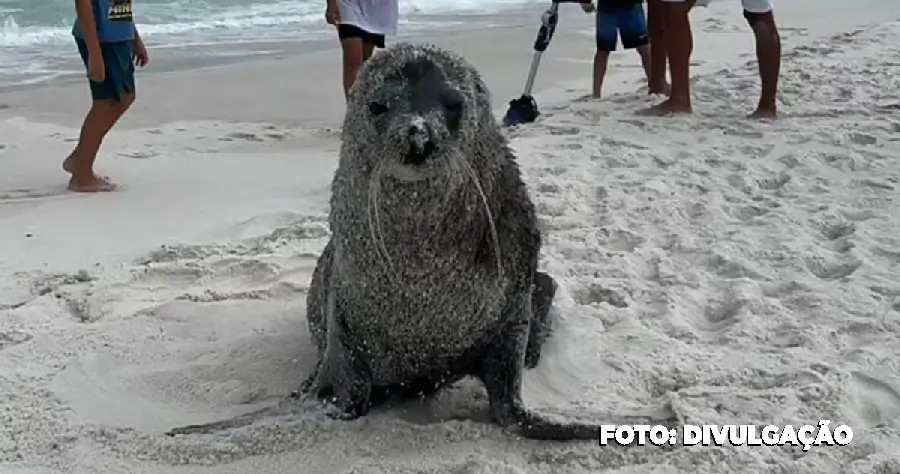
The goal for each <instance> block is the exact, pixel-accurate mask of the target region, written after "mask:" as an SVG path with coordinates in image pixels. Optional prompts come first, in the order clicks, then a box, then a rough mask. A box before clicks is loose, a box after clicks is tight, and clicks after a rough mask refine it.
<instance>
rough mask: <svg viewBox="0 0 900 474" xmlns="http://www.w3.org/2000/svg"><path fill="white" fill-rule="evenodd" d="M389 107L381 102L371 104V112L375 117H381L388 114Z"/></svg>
mask: <svg viewBox="0 0 900 474" xmlns="http://www.w3.org/2000/svg"><path fill="white" fill-rule="evenodd" d="M387 110H388V108H387V105H384V104H382V103H381V102H371V103H369V112H371V113H372V115H374V116H376V117H377V116H379V115H381V114H383V113H385V112H387Z"/></svg>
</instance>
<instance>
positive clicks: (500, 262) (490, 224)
mask: <svg viewBox="0 0 900 474" xmlns="http://www.w3.org/2000/svg"><path fill="white" fill-rule="evenodd" d="M457 161H458V162H459V164H460V166H462V168H463V169H464V170H465V172H466V173H467V174H468V175H469V178H471V179H472V184H473V185H474V186H475V190H476V191H478V199H479V201H481V205H482V207H484V212H485V213H486V214H487V219H488V228H489V229H490V231H491V239H492V240H493V241H494V242H493V243H494V258H495V259H496V260H497V283H498V284H499V283H500V280H501V278H503V259H502V258H501V256H500V238H499V237H498V236H497V225H496V224H495V223H494V216H493V214H492V213H491V207H490V206H489V205H488V200H487V196H485V194H484V188H483V187H482V185H481V181H480V180H479V179H478V176H477V175H476V174H475V170H473V169H472V166H471V165H470V164H469V163H467V162H466V160H457Z"/></svg>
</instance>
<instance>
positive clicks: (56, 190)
mask: <svg viewBox="0 0 900 474" xmlns="http://www.w3.org/2000/svg"><path fill="white" fill-rule="evenodd" d="M84 195H85V194H81V193H73V192H71V191H69V190H68V189H66V188H65V187H64V186H59V187H51V188H48V189H34V188H19V189H10V190H8V191H3V190H0V204H18V203H24V202H29V201H40V200H46V199H58V198H69V197H77V196H84Z"/></svg>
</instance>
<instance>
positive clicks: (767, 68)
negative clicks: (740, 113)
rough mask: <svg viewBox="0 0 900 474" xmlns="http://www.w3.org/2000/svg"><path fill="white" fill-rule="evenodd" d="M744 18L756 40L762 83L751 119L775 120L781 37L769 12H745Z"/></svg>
mask: <svg viewBox="0 0 900 474" xmlns="http://www.w3.org/2000/svg"><path fill="white" fill-rule="evenodd" d="M744 17H745V18H746V19H747V22H748V23H749V24H750V27H751V28H752V29H753V36H754V38H755V40H756V58H757V62H758V63H759V77H760V82H761V83H762V86H761V92H760V96H759V104H758V106H757V108H756V111H755V112H754V113H753V114H751V117H754V118H775V117H776V116H777V105H776V97H777V94H778V78H779V75H780V69H781V37H780V35H779V34H778V27H777V26H776V24H775V16H774V15H773V14H772V12H771V11H769V12H765V13H753V12H747V11H745V12H744Z"/></svg>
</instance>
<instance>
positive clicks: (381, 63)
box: [170, 43, 646, 440]
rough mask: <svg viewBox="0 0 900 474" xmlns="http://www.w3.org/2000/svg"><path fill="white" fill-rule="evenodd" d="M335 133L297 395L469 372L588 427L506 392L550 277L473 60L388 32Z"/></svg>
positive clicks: (517, 376) (503, 419)
mask: <svg viewBox="0 0 900 474" xmlns="http://www.w3.org/2000/svg"><path fill="white" fill-rule="evenodd" d="M342 140H343V143H342V146H341V150H340V159H339V163H338V168H337V170H336V172H335V175H334V178H333V182H332V188H331V189H332V191H331V192H332V195H331V201H330V206H331V209H330V218H329V220H330V222H329V223H330V226H331V231H332V235H331V237H330V240H329V241H328V243H327V245H326V247H325V249H324V251H323V252H322V254H321V255H320V257H319V259H318V261H317V264H316V268H315V270H314V273H313V276H312V281H311V285H310V292H309V295H308V298H307V318H308V322H309V328H310V332H311V335H312V339H313V341H314V343H315V345H316V347H317V349H318V355H319V359H318V363H317V366H316V369H315V371H314V372H313V374H312V375H311V376H310V377H309V379H308V380H306V381H305V382H304V383H303V385H302V388H301V390H300V391H298V392H296V396H298V397H300V396H303V397H309V398H312V399H318V400H326V401H328V402H330V404H331V405H332V406H333V407H335V408H337V410H338V413H339V414H340V416H342V417H344V418H347V419H353V418H356V417H360V416H363V415H365V414H366V413H367V412H368V411H369V410H370V409H371V408H372V407H374V406H376V405H378V404H380V403H382V401H383V400H385V395H386V394H389V393H400V394H402V395H417V394H423V393H424V394H427V393H433V392H435V391H436V390H439V389H440V388H441V387H444V386H446V385H448V384H451V383H454V382H456V381H458V380H460V379H462V378H464V377H467V376H473V377H476V378H477V379H479V380H480V381H481V382H482V383H483V384H484V387H485V389H486V390H487V394H488V399H489V411H490V415H491V419H492V420H493V421H494V422H495V423H497V424H499V425H501V426H504V427H513V428H517V429H518V431H519V432H520V433H521V434H522V435H523V436H525V437H528V438H534V439H556V440H566V439H597V438H598V437H599V427H600V424H599V423H598V424H582V423H568V422H554V421H550V420H549V419H547V418H546V417H544V416H541V415H539V414H537V413H535V412H533V411H530V410H528V409H526V408H525V407H524V405H523V403H522V400H521V396H520V390H521V380H522V373H523V371H524V370H525V369H526V368H533V367H535V366H536V365H537V363H538V361H539V359H540V355H541V347H542V344H543V342H544V340H545V339H546V338H547V337H548V335H549V333H550V330H551V328H552V324H551V321H550V317H549V312H550V306H551V302H552V300H553V297H554V295H555V293H556V290H557V284H556V282H555V281H554V280H553V278H552V277H550V276H549V275H547V274H546V273H543V272H540V271H538V270H537V264H538V257H539V252H540V249H541V234H540V232H539V230H538V227H537V219H536V215H535V208H534V205H533V203H532V201H531V198H530V196H529V194H528V189H527V187H526V185H525V183H524V181H523V180H522V178H521V175H520V171H519V165H518V164H517V162H516V157H515V156H514V154H513V152H512V150H511V149H510V148H509V146H508V142H507V140H506V138H505V137H504V136H503V135H502V133H501V129H500V127H499V126H498V124H497V123H496V121H495V119H494V116H493V111H492V107H491V99H490V93H489V92H488V89H487V87H486V86H485V84H484V82H483V81H482V79H481V77H480V75H479V73H478V72H477V71H476V70H475V68H473V67H472V66H471V65H469V64H468V63H467V62H466V61H465V60H464V59H463V58H461V57H459V56H457V55H455V54H453V53H451V52H449V51H446V50H443V49H440V48H438V47H435V46H432V45H413V44H409V43H397V44H395V45H393V46H391V47H390V48H388V49H386V50H385V51H384V52H382V53H381V54H378V55H375V56H373V57H372V58H371V59H369V60H368V61H366V63H365V64H364V65H363V67H362V68H361V70H360V72H359V75H358V77H357V79H356V82H355V84H354V86H353V87H352V88H351V90H350V93H349V97H348V109H347V112H346V116H345V120H344V127H343V136H342ZM642 421H646V419H642ZM604 423H635V422H634V420H625V419H620V420H617V421H615V422H613V421H609V420H607V421H604ZM203 426H204V425H200V426H199V427H196V426H195V427H185V428H181V429H177V430H173V431H172V432H170V433H187V432H198V431H205V430H206V428H203ZM206 426H209V425H206ZM218 426H219V427H220V428H221V427H224V426H235V424H234V423H230V424H229V422H224V424H223V422H219V423H218Z"/></svg>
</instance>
